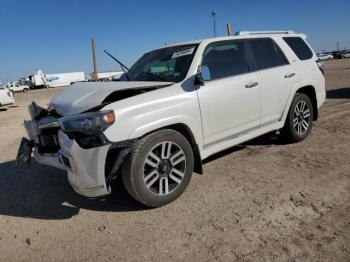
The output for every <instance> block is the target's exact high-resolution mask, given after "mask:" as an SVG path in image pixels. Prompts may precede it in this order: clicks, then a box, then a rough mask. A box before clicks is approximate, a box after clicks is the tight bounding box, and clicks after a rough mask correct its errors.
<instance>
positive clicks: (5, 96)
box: [0, 87, 15, 107]
mask: <svg viewBox="0 0 350 262" xmlns="http://www.w3.org/2000/svg"><path fill="white" fill-rule="evenodd" d="M14 103H15V99H14V97H13V93H12V91H11V90H9V89H8V88H6V87H0V107H1V106H6V105H12V104H14Z"/></svg>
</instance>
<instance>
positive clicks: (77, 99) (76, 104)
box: [49, 81, 173, 116]
mask: <svg viewBox="0 0 350 262" xmlns="http://www.w3.org/2000/svg"><path fill="white" fill-rule="evenodd" d="M171 84H173V83H172V82H138V81H120V82H85V83H75V84H73V85H72V86H70V87H68V88H67V89H65V90H63V91H62V92H61V93H59V94H58V95H57V96H56V97H54V98H53V99H52V100H51V102H50V104H49V107H50V108H52V107H53V108H54V109H55V110H56V111H57V112H58V113H59V114H61V115H63V116H67V115H74V114H79V113H82V112H84V111H87V110H89V109H91V108H94V107H96V106H99V105H100V104H101V103H102V102H103V100H104V99H105V98H106V97H107V96H108V95H110V94H111V93H113V92H116V91H121V90H125V89H147V88H150V89H151V88H160V87H166V86H169V85H171Z"/></svg>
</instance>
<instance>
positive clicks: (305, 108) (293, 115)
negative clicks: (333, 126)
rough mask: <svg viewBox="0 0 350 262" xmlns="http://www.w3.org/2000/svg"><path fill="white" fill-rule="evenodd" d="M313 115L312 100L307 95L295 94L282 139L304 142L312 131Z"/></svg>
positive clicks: (282, 131)
mask: <svg viewBox="0 0 350 262" xmlns="http://www.w3.org/2000/svg"><path fill="white" fill-rule="evenodd" d="M313 114H314V109H313V106H312V103H311V100H310V98H309V97H308V96H307V95H305V94H300V93H297V94H295V96H294V99H293V101H292V104H291V106H290V108H289V112H288V116H287V119H286V122H285V124H284V127H283V128H282V129H281V130H280V133H281V135H282V137H284V138H285V139H286V140H287V141H288V142H299V141H301V140H304V139H305V138H306V137H307V136H308V134H309V133H310V131H311V128H312V121H313Z"/></svg>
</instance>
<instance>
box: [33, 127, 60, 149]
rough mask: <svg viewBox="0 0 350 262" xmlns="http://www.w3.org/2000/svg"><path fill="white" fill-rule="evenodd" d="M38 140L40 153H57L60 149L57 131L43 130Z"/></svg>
mask: <svg viewBox="0 0 350 262" xmlns="http://www.w3.org/2000/svg"><path fill="white" fill-rule="evenodd" d="M39 142H40V144H39V146H38V151H39V153H40V154H43V153H57V151H58V150H59V149H60V146H59V143H58V135H57V132H55V133H51V134H50V133H49V134H45V133H44V132H43V134H41V135H40V136H39Z"/></svg>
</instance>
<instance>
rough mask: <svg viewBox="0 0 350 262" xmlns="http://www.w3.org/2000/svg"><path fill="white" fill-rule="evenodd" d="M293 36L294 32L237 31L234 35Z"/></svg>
mask: <svg viewBox="0 0 350 262" xmlns="http://www.w3.org/2000/svg"><path fill="white" fill-rule="evenodd" d="M264 34H295V32H294V31H288V30H287V31H238V32H236V33H235V35H237V36H239V35H264Z"/></svg>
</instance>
